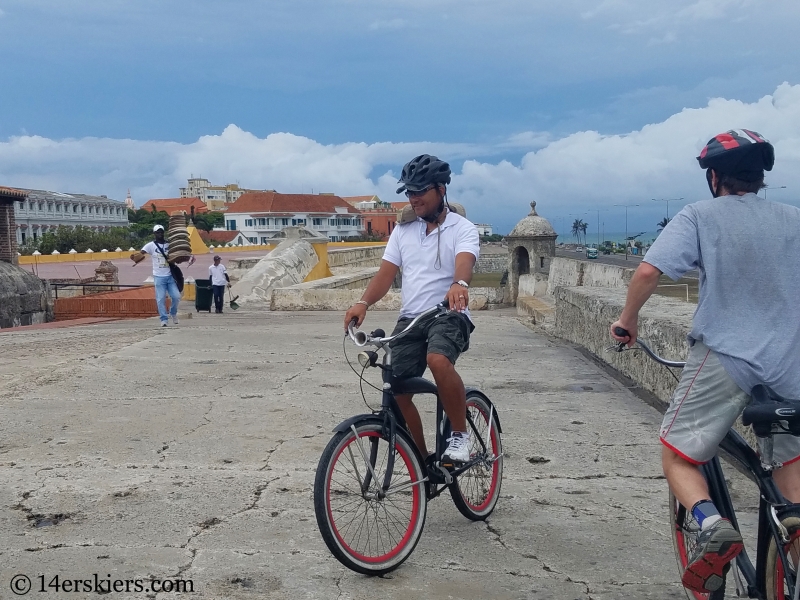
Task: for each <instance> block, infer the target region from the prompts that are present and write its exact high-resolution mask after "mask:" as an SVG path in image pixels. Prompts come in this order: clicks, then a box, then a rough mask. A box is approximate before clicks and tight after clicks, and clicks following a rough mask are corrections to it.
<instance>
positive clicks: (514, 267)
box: [506, 202, 558, 304]
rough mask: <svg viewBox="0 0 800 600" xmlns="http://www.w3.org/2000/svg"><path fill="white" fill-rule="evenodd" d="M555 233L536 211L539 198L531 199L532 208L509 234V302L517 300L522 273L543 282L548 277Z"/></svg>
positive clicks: (553, 253)
mask: <svg viewBox="0 0 800 600" xmlns="http://www.w3.org/2000/svg"><path fill="white" fill-rule="evenodd" d="M556 237H558V236H557V235H556V232H555V230H554V229H553V227H552V226H551V225H550V222H549V221H548V220H547V219H545V218H544V217H540V216H539V215H538V214H536V202H531V212H530V213H528V216H527V217H525V218H524V219H522V220H521V221H520V222H519V223H517V225H516V226H515V227H514V229H513V230H512V231H511V233H510V234H509V235H508V236H507V237H506V241H507V242H508V262H509V264H508V285H509V295H508V300H509V302H511V303H512V304H515V303H516V302H517V296H518V295H519V277H520V275H534V276H536V277H537V278H538V279H540V280H541V281H542V282H546V281H547V275H548V273H549V271H550V263H551V261H552V260H553V257H554V256H555V255H556Z"/></svg>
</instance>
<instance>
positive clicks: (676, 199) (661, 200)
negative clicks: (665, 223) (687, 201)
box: [651, 198, 683, 219]
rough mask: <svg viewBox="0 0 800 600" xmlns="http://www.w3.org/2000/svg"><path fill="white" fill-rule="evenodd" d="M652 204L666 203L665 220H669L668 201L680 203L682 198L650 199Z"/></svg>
mask: <svg viewBox="0 0 800 600" xmlns="http://www.w3.org/2000/svg"><path fill="white" fill-rule="evenodd" d="M651 200H653V202H666V203H667V218H668V219H669V202H670V200H674V201H676V202H680V201H681V200H683V198H651Z"/></svg>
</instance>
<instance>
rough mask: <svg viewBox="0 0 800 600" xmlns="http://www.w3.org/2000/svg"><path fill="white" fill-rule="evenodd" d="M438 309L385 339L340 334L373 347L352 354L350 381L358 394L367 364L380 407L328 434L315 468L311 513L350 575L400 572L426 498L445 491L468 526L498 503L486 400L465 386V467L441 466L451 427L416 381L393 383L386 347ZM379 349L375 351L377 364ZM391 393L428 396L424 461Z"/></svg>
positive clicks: (430, 388) (427, 388)
mask: <svg viewBox="0 0 800 600" xmlns="http://www.w3.org/2000/svg"><path fill="white" fill-rule="evenodd" d="M447 310H448V309H447V305H446V302H443V303H441V304H438V305H436V306H434V307H433V308H431V309H429V310H427V311H425V312H423V313H422V314H420V315H419V316H417V317H416V318H415V319H414V320H412V321H411V323H409V325H408V327H406V328H405V329H404V330H403V331H401V332H400V333H398V334H397V335H394V336H390V337H385V336H386V334H385V332H384V331H383V330H381V329H376V330H375V331H373V332H372V333H370V334H367V333H365V332H363V331H358V330H356V329H355V328H354V327H353V325H352V324H351V325H350V327H349V329H348V334H347V335H346V337H345V339H346V338H347V336H349V337H350V339H351V340H352V341H353V342H354V343H355V344H356V346H358V347H361V348H363V347H365V346H372V347H374V348H376V350H377V351H364V352H361V353H360V354H359V356H358V359H359V363H360V365H361V367H362V370H361V373H360V374H359V379H360V381H361V384H362V390H361V391H362V396H363V394H364V391H363V383H364V381H365V380H364V371H365V370H366V369H367V368H370V367H375V368H379V369H381V370H382V375H383V388H382V389H381V388H376V389H379V391H381V392H382V402H381V406H380V409H377V410H373V412H371V413H369V414H361V415H356V416H354V417H351V418H349V419H347V420H345V421H343V422H342V423H340V424H339V425H337V426H336V427H335V428H334V431H335V435H334V436H333V438H332V439H331V441H330V442H329V443H328V445H327V447H326V448H325V451H324V452H323V453H322V456H321V458H320V460H319V465H318V467H317V474H316V477H315V481H314V511H315V513H316V517H317V525H318V526H319V530H320V533H321V534H322V539H323V540H325V544H326V545H327V546H328V549H329V550H330V551H331V553H333V555H334V556H335V557H336V558H337V559H338V560H339V561H340V562H341V563H342V564H343V565H345V566H346V567H348V568H350V569H352V570H353V571H356V572H358V573H363V574H366V575H383V574H385V573H388V572H389V571H392V570H394V569H396V568H397V567H399V566H400V565H401V564H402V563H403V561H405V560H406V559H407V558H408V557H409V556H410V555H411V553H412V552H413V550H414V548H415V547H416V545H417V542H418V541H419V539H420V537H421V535H422V530H423V527H424V526H425V516H426V513H427V502H428V500H432V499H434V498H436V497H437V496H439V495H440V494H441V493H442V492H443V491H444V490H445V489H447V490H449V491H450V495H451V497H452V499H453V502H454V503H455V505H456V508H458V510H459V511H460V512H461V514H462V515H464V516H465V517H466V518H468V519H471V520H476V521H481V520H485V519H486V518H487V517H488V516H489V515H490V514H491V513H492V511H493V510H494V508H495V505H496V504H497V500H498V498H499V497H500V485H501V483H502V478H503V449H502V444H501V441H500V434H501V433H502V430H501V428H500V420H499V418H498V416H497V411H496V410H495V407H494V404H492V402H491V400H489V398H488V397H487V396H486V395H485V394H483V393H482V392H481V391H479V390H477V389H475V388H469V387H468V388H467V425H468V427H469V428H470V431H471V433H472V435H471V436H470V439H471V442H470V444H471V447H470V460H469V461H468V462H466V463H463V464H454V465H445V464H442V455H443V453H444V451H445V450H446V448H447V438H448V437H449V436H450V422H449V420H448V418H447V415H446V414H445V413H444V410H443V408H442V404H441V402H440V401H439V397H438V392H437V389H436V385H435V384H433V383H432V382H430V381H428V380H427V379H423V378H422V377H414V378H410V379H396V378H394V377H393V376H392V368H391V365H392V349H391V346H390V342H392V341H393V340H396V339H399V338H400V337H402V336H404V335H406V334H407V333H408V332H409V331H411V330H412V329H413V328H414V327H416V326H417V325H418V323H419V322H420V321H421V320H422V319H424V318H427V317H429V316H432V315H435V314H437V313H438V314H444V313H446V312H447ZM379 351H382V352H383V357H382V360H379V359H380V357H379V354H378V352H379ZM354 370H355V369H354ZM356 373H358V372H357V371H356ZM373 387H374V386H373ZM395 394H432V395H434V396H436V398H437V402H436V443H435V451H434V452H433V453H432V454H431V455H430V456H428V457H424V456H422V455H421V454H420V452H419V449H418V448H417V445H416V444H415V443H414V440H413V438H412V437H411V434H410V433H409V431H408V429H407V427H406V423H405V420H404V419H403V415H402V413H401V412H400V409H399V407H398V405H397V403H396V401H395V399H394V396H395ZM365 402H366V397H365Z"/></svg>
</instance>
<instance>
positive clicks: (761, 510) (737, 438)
mask: <svg viewBox="0 0 800 600" xmlns="http://www.w3.org/2000/svg"><path fill="white" fill-rule="evenodd" d="M720 448H722V450H724V451H725V452H726V453H728V455H729V456H730V457H731V458H733V459H734V460H736V461H737V462H738V463H739V464H740V465H742V466H743V467H744V468H745V469H746V470H747V471H748V472H749V473H750V474H752V475H753V477H754V478H755V480H756V484H757V485H758V488H759V490H760V492H761V493H760V501H759V506H758V539H757V542H756V555H757V562H756V565H755V567H754V566H753V563H752V561H751V559H750V557H749V556H748V555H747V550H746V549H744V550H742V552H741V553H740V554H739V556H737V557H736V559H735V561H736V568H737V569H738V570H739V572H740V573H741V574H742V576H743V577H744V579H745V582H746V583H747V589H746V590H744V591H745V592H746V593H747V597H748V598H761V597H762V596H761V595H760V592H759V590H763V589H764V586H765V585H766V557H767V548H768V546H769V538H770V536H772V537H773V538H774V539H775V543H776V545H777V547H778V548H779V549H780V552H779V556H780V560H781V562H782V563H783V568H784V573H789V572H790V570H789V563H788V561H787V558H786V553H785V552H784V551H783V544H784V543H785V542H786V541H788V540H786V538H785V535H784V533H783V532H782V531H781V527H782V526H781V525H780V519H779V518H778V515H777V511H776V509H780V508H783V507H785V506H789V505H790V503H789V502H788V501H787V500H786V498H784V497H783V494H781V492H780V490H779V489H778V486H777V485H776V483H775V480H774V479H773V478H772V471H767V470H765V469H764V468H763V467H762V466H761V462H760V460H759V458H758V455H757V454H756V452H755V451H754V450H753V449H752V448H751V447H750V445H749V444H748V443H747V442H746V441H745V440H744V438H743V437H742V436H741V435H739V433H737V432H736V431H734V430H733V429H731V430H730V431H729V432H728V434H727V435H726V436H725V438H724V439H723V440H722V442H721V443H720ZM701 470H702V471H703V474H704V475H705V477H706V480H707V481H708V488H709V492H710V495H711V500H712V501H713V502H714V504H715V505H716V506H717V508H718V510H719V512H720V514H721V515H722V516H723V517H726V518H728V519H730V521H731V523H733V526H734V527H736V528H737V529H738V528H739V523H738V520H737V519H736V512H735V510H734V508H733V502H732V501H731V497H730V493H729V492H728V486H727V484H726V483H725V476H724V474H723V472H722V467H721V465H720V463H719V458H718V457H716V456H715V457H714V458H713V459H712V460H711V461H710V462H708V463H706V464H704V465H703V466H702V467H701ZM787 580H788V578H787ZM736 583H737V587H738V586H739V584H740V582H739V581H738V580H737V582H736ZM787 583H788V584H789V596H790V597H793V594H794V582H791V581H787Z"/></svg>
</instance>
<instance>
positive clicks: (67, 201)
mask: <svg viewBox="0 0 800 600" xmlns="http://www.w3.org/2000/svg"><path fill="white" fill-rule="evenodd" d="M18 189H20V190H21V191H23V192H24V193H25V195H26V196H27V197H26V198H25V199H22V200H20V201H18V202H15V203H14V219H15V221H16V229H17V232H16V233H17V243H18V244H24V243H26V242H28V241H34V240H38V239H39V238H40V237H41V235H42V234H43V233H45V232H48V231H54V230H55V229H56V228H58V226H59V225H71V226H73V227H74V226H76V225H83V226H84V227H91V228H92V229H94V230H97V231H104V230H106V229H109V228H111V227H127V226H128V209H127V207H126V206H125V203H124V202H120V201H118V200H112V199H110V198H108V197H107V196H89V195H86V194H64V193H62V192H47V191H44V190H26V189H22V188H18Z"/></svg>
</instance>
